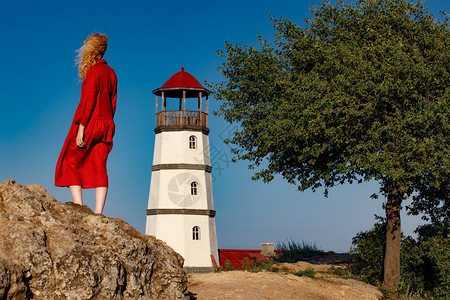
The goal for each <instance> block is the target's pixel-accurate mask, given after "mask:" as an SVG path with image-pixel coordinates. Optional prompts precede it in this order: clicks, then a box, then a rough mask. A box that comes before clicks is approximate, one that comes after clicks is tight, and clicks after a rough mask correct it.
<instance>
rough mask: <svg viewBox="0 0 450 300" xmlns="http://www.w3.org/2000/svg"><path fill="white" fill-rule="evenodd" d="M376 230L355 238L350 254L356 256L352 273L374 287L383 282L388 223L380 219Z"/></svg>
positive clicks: (365, 232)
mask: <svg viewBox="0 0 450 300" xmlns="http://www.w3.org/2000/svg"><path fill="white" fill-rule="evenodd" d="M377 218H378V222H377V223H375V225H374V228H372V229H371V230H368V231H364V232H360V233H358V234H357V235H356V236H355V237H353V241H352V245H353V247H352V248H351V250H350V253H352V254H355V259H354V264H353V265H352V267H351V271H352V273H354V274H358V275H359V276H360V277H361V279H362V280H363V281H365V282H368V283H370V284H372V285H380V283H381V282H382V281H383V261H384V260H383V258H384V252H385V247H386V223H385V222H384V220H383V219H381V218H380V217H377Z"/></svg>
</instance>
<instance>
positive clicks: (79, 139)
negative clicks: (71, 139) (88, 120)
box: [75, 124, 86, 148]
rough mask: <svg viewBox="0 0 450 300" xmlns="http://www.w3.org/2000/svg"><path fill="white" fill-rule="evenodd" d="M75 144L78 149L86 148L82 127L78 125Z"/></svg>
mask: <svg viewBox="0 0 450 300" xmlns="http://www.w3.org/2000/svg"><path fill="white" fill-rule="evenodd" d="M75 142H76V143H77V146H78V147H80V148H83V147H84V146H86V144H85V143H84V126H83V125H81V124H80V125H78V132H77V138H76V139H75Z"/></svg>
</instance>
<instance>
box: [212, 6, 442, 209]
mask: <svg viewBox="0 0 450 300" xmlns="http://www.w3.org/2000/svg"><path fill="white" fill-rule="evenodd" d="M312 14H313V16H314V17H313V18H312V19H311V20H310V21H309V23H308V25H307V27H306V28H301V27H299V26H297V25H295V24H293V23H292V22H290V21H289V20H287V19H284V18H280V19H278V20H277V19H273V26H274V28H275V29H276V30H277V31H278V33H277V34H276V40H275V42H274V44H271V43H269V42H267V41H266V40H264V39H263V38H260V46H259V48H260V49H256V48H254V47H249V46H240V45H232V44H230V43H228V42H227V43H226V45H225V50H224V51H220V52H219V53H220V55H221V56H222V57H223V58H224V59H225V62H224V63H223V66H222V67H221V68H219V70H220V72H221V73H222V75H223V76H224V78H225V81H224V82H221V83H217V84H211V85H210V87H211V88H212V89H213V92H214V96H215V98H216V99H217V100H221V101H223V104H222V105H221V107H220V109H219V111H217V112H216V114H217V115H219V116H223V117H224V118H225V119H226V120H227V121H229V122H238V123H240V125H241V129H240V130H238V131H236V132H235V134H234V136H233V137H232V138H230V139H228V140H227V141H226V142H228V143H231V144H234V145H235V146H236V147H235V148H234V153H235V154H236V157H235V158H236V159H239V160H248V161H250V162H251V164H250V167H251V168H253V167H262V166H261V163H262V162H263V161H264V160H266V161H267V164H264V165H266V166H267V167H265V168H263V169H262V170H260V171H257V172H256V173H255V175H254V176H253V178H254V179H262V180H264V181H265V182H268V181H271V180H272V179H273V178H274V175H275V174H281V175H282V176H283V178H285V179H286V180H287V181H288V182H290V183H293V184H297V185H298V187H299V189H300V190H306V189H309V188H312V189H316V188H318V187H320V186H325V187H326V188H328V187H331V186H333V185H335V184H341V183H343V182H346V181H348V182H352V181H354V180H357V181H363V180H370V179H375V180H379V181H380V182H381V183H382V185H383V186H384V187H385V188H384V189H382V192H388V191H389V188H388V185H390V184H391V183H392V182H395V183H400V184H401V185H402V186H404V187H405V192H406V193H407V195H412V194H413V192H419V193H427V192H430V193H431V194H433V192H432V190H433V189H434V190H435V191H438V190H441V191H442V189H441V185H442V183H443V182H446V179H448V178H449V168H446V167H445V166H448V165H450V161H449V157H450V155H449V151H448V144H449V136H450V130H449V124H450V120H449V117H448V111H449V110H450V107H449V101H448V98H449V86H450V70H449V69H450V60H449V57H448V53H449V52H448V48H449V46H450V35H449V30H448V24H447V20H446V21H445V22H444V23H441V22H440V21H438V20H436V19H434V18H433V16H432V15H431V14H430V13H429V12H428V11H427V10H426V9H425V8H424V7H423V3H422V2H420V1H419V2H414V1H408V0H399V1H397V0H389V1H386V0H359V1H356V3H355V4H354V5H351V4H345V3H344V2H342V1H338V2H337V4H336V5H335V6H333V5H331V4H330V3H328V2H324V3H323V4H319V5H317V6H316V7H315V8H314V9H313V11H312ZM434 194H436V193H434ZM441 200H443V198H442V199H441Z"/></svg>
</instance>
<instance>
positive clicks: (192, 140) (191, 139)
mask: <svg viewBox="0 0 450 300" xmlns="http://www.w3.org/2000/svg"><path fill="white" fill-rule="evenodd" d="M196 148H197V138H196V137H195V135H191V136H190V137H189V149H196Z"/></svg>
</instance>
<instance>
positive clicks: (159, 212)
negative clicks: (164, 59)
mask: <svg viewBox="0 0 450 300" xmlns="http://www.w3.org/2000/svg"><path fill="white" fill-rule="evenodd" d="M153 94H155V95H156V128H155V133H156V136H155V151H154V155H153V165H152V178H151V184H150V195H149V200H148V209H147V225H146V230H145V234H149V235H154V236H156V238H158V239H161V240H163V241H165V242H166V243H167V244H168V245H169V246H171V247H172V248H173V249H174V250H175V251H177V252H178V253H180V254H181V255H182V256H183V257H184V259H185V262H184V269H185V270H186V271H187V272H211V271H214V265H213V258H214V260H215V262H217V263H218V262H219V258H218V251H217V236H216V225H215V219H214V217H215V215H216V211H215V210H214V205H213V193H212V184H211V170H212V167H211V162H210V156H209V139H208V134H209V128H208V90H207V89H205V88H204V87H203V86H202V85H201V84H200V83H199V82H198V80H197V79H195V77H194V76H192V75H191V74H189V73H188V72H185V71H184V68H181V71H180V72H178V73H176V74H174V75H173V76H172V77H170V78H169V80H167V81H166V82H165V83H164V84H163V85H162V86H161V87H160V88H159V89H156V90H154V91H153ZM159 97H160V98H159ZM203 98H205V99H206V103H203ZM159 99H161V105H160V107H161V109H160V111H158V103H159ZM168 101H172V103H169V104H172V106H177V108H178V110H168V109H167V103H168ZM187 101H190V103H189V102H188V103H187ZM177 102H178V103H177ZM195 102H196V103H195ZM177 104H178V105H177ZM187 104H188V105H189V106H191V107H192V106H194V107H198V109H195V110H192V109H191V110H187V109H186V105H187ZM203 106H205V111H203V109H202V107H203Z"/></svg>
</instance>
